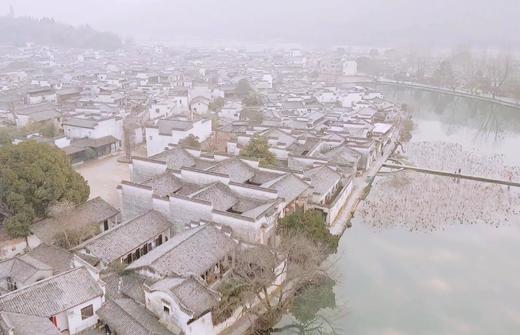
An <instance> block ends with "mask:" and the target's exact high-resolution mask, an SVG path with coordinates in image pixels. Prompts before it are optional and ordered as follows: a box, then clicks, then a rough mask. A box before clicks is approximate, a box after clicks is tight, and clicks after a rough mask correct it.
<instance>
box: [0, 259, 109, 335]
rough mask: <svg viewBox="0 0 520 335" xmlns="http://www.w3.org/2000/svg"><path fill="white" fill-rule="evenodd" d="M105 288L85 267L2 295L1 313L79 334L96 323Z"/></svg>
mask: <svg viewBox="0 0 520 335" xmlns="http://www.w3.org/2000/svg"><path fill="white" fill-rule="evenodd" d="M102 285H103V284H102V282H100V281H99V278H97V277H96V276H95V275H94V274H92V273H91V272H89V271H88V270H87V269H86V268H85V267H78V268H75V269H72V270H69V271H67V272H64V273H61V274H59V275H56V276H52V277H49V278H46V279H43V280H40V281H37V282H35V283H33V284H31V285H29V286H26V287H24V288H21V289H18V290H16V291H13V292H10V293H7V294H4V295H2V296H0V311H2V312H8V313H16V314H19V315H23V316H26V317H27V319H30V318H31V317H38V318H45V319H46V320H50V321H51V323H52V324H53V325H54V327H55V328H57V329H58V330H59V331H60V332H63V331H68V332H69V333H70V334H71V335H73V334H77V333H79V332H80V331H82V330H85V329H87V328H90V327H92V326H94V325H95V324H96V323H97V321H98V318H97V315H96V311H97V310H98V309H99V308H100V307H101V305H102V303H103V301H104V288H103V286H102ZM27 334H29V333H27ZM30 334H35V333H34V331H33V332H32V333H30ZM51 334H52V333H51Z"/></svg>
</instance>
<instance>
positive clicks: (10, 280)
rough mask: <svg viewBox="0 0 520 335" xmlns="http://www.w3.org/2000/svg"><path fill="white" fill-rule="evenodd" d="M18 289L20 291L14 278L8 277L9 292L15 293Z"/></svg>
mask: <svg viewBox="0 0 520 335" xmlns="http://www.w3.org/2000/svg"><path fill="white" fill-rule="evenodd" d="M16 289H18V287H17V286H16V282H15V281H14V280H13V278H11V277H7V290H8V291H14V290H16Z"/></svg>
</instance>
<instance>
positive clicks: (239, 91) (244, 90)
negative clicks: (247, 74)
mask: <svg viewBox="0 0 520 335" xmlns="http://www.w3.org/2000/svg"><path fill="white" fill-rule="evenodd" d="M251 92H254V90H253V88H252V87H251V84H250V83H249V80H247V79H240V80H239V81H238V83H237V87H236V88H235V94H236V95H238V96H239V97H246V96H248V95H249V94H250V93H251Z"/></svg>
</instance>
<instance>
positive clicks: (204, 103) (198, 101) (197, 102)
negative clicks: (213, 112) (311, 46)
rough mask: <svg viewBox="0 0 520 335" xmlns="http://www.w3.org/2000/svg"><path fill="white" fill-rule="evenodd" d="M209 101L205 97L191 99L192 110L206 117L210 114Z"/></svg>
mask: <svg viewBox="0 0 520 335" xmlns="http://www.w3.org/2000/svg"><path fill="white" fill-rule="evenodd" d="M209 101H210V100H209V99H208V98H206V97H203V96H197V97H195V98H193V99H191V102H190V110H191V111H192V112H193V113H196V114H199V115H204V114H206V113H207V112H208V109H209Z"/></svg>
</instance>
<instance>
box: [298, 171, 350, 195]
mask: <svg viewBox="0 0 520 335" xmlns="http://www.w3.org/2000/svg"><path fill="white" fill-rule="evenodd" d="M303 174H304V176H305V177H309V178H310V179H311V186H312V187H313V192H315V193H319V194H324V193H326V192H327V191H328V190H329V189H330V188H331V187H332V186H334V185H335V184H336V183H338V182H339V181H340V180H341V175H340V174H339V173H337V172H336V171H334V170H332V169H331V168H330V167H328V166H326V165H322V166H318V167H316V168H313V169H310V170H307V171H305V172H304V173H303Z"/></svg>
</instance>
